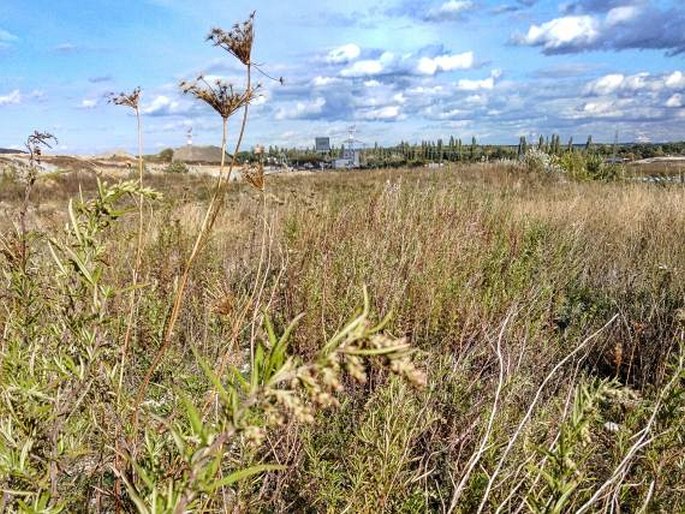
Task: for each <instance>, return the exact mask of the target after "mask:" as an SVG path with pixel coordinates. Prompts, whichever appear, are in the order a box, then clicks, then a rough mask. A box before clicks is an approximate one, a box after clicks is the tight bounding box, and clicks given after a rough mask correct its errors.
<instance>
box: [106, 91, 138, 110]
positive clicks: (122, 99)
mask: <svg viewBox="0 0 685 514" xmlns="http://www.w3.org/2000/svg"><path fill="white" fill-rule="evenodd" d="M107 99H108V100H107V101H108V102H109V103H113V104H114V105H123V106H124V107H130V108H131V109H133V110H134V111H136V110H138V106H139V105H140V86H138V87H137V88H135V89H134V90H133V91H131V92H130V93H123V92H122V93H119V94H117V93H110V94H109V95H107Z"/></svg>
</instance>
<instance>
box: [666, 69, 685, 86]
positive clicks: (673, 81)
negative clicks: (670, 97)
mask: <svg viewBox="0 0 685 514" xmlns="http://www.w3.org/2000/svg"><path fill="white" fill-rule="evenodd" d="M664 84H665V85H666V87H669V88H673V89H677V88H683V89H685V74H684V73H683V72H682V71H674V72H673V73H671V74H670V75H668V76H667V77H666V79H665V80H664Z"/></svg>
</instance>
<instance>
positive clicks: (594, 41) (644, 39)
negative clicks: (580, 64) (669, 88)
mask: <svg viewBox="0 0 685 514" xmlns="http://www.w3.org/2000/svg"><path fill="white" fill-rule="evenodd" d="M595 3H597V2H595ZM585 4H587V5H585ZM585 4H584V5H585V7H586V9H587V10H588V11H599V12H592V13H590V14H571V15H566V16H562V17H560V18H555V19H552V20H550V21H547V22H545V23H542V24H540V25H531V26H530V27H529V29H528V31H527V32H526V33H525V34H515V35H514V36H512V42H513V43H515V44H519V45H526V46H536V47H541V48H542V51H543V53H545V54H563V53H575V52H585V51H592V50H615V51H620V50H627V49H644V50H646V49H651V50H664V51H665V52H666V53H667V54H668V55H676V54H680V53H682V52H685V30H683V26H684V25H685V11H683V10H682V9H670V10H660V9H659V8H657V7H649V6H646V5H642V4H635V3H630V4H629V5H625V3H623V4H622V5H620V4H617V3H614V2H611V3H610V2H604V3H603V4H602V5H603V6H604V7H609V6H614V5H615V6H614V7H611V8H610V9H608V10H606V11H602V10H601V9H591V8H590V7H593V5H591V4H590V3H589V2H585ZM594 7H598V6H596V5H595V6H594Z"/></svg>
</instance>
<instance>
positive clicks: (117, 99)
mask: <svg viewBox="0 0 685 514" xmlns="http://www.w3.org/2000/svg"><path fill="white" fill-rule="evenodd" d="M140 96H141V89H140V87H136V88H135V89H134V90H133V91H132V92H130V93H119V94H114V93H111V94H110V95H109V102H110V103H113V104H114V105H119V106H123V107H128V108H130V109H132V110H133V112H134V114H135V116H136V130H137V135H138V185H139V186H140V187H141V188H142V187H143V171H144V164H143V128H142V121H141V117H140ZM143 207H144V204H143V196H142V195H140V196H138V241H137V247H136V260H135V263H134V266H133V280H132V287H131V299H130V303H129V313H128V320H127V323H126V333H125V335H124V344H123V346H122V348H121V363H120V367H119V393H118V395H117V403H118V402H119V400H120V396H121V388H122V386H123V382H124V370H125V369H126V355H127V352H128V348H129V346H130V341H131V333H132V332H133V325H134V320H135V310H136V297H137V290H138V281H139V278H140V268H141V266H142V260H143V232H144V229H143Z"/></svg>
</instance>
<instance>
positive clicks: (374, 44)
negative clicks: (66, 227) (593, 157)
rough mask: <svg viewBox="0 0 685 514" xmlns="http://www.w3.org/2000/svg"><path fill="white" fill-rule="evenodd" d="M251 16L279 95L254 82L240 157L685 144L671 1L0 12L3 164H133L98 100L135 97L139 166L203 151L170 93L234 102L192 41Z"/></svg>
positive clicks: (205, 2) (9, 3) (118, 3)
mask: <svg viewBox="0 0 685 514" xmlns="http://www.w3.org/2000/svg"><path fill="white" fill-rule="evenodd" d="M200 6H201V7H200ZM253 9H254V10H256V11H257V17H256V42H255V49H254V52H253V58H254V60H255V61H256V62H258V63H260V64H261V65H262V68H263V69H264V70H265V71H267V72H268V73H270V74H271V75H274V76H276V77H280V76H282V77H283V78H284V84H283V85H280V84H278V83H276V82H272V81H270V80H268V79H266V78H264V77H261V78H258V80H260V81H261V82H262V86H263V87H262V88H261V94H262V96H261V97H260V98H259V99H258V100H257V102H256V105H254V107H253V108H252V111H251V121H250V124H249V128H248V132H247V135H246V144H247V145H248V146H251V145H254V144H257V143H262V144H267V145H269V144H275V145H279V146H283V145H286V146H303V145H312V144H313V139H314V137H315V136H330V137H331V138H332V139H333V141H334V142H336V143H338V144H339V143H340V142H342V141H343V140H344V139H345V138H346V137H347V130H348V127H350V126H352V125H354V126H356V128H357V138H358V139H360V140H362V141H364V142H365V143H366V144H368V145H372V144H373V143H374V142H378V143H380V144H394V143H397V142H398V141H400V140H406V141H412V142H414V141H420V140H421V139H434V138H438V137H443V138H448V137H449V136H450V135H454V136H455V137H461V138H462V139H465V140H469V141H470V139H471V137H472V136H476V137H477V138H478V140H479V141H481V142H484V143H507V144H515V143H516V142H517V141H518V138H519V137H520V136H522V135H525V136H527V137H533V138H536V137H537V136H538V135H539V134H541V133H543V134H545V135H549V134H551V133H552V132H555V133H558V134H561V136H562V139H563V140H567V139H568V138H569V137H571V136H573V137H574V138H575V140H576V141H584V140H585V139H586V138H587V136H588V134H592V135H593V138H594V139H595V141H612V140H613V139H614V134H615V132H616V131H618V132H619V137H620V139H621V140H622V141H641V140H651V141H673V140H683V139H685V4H684V3H683V0H566V1H560V0H378V1H373V2H370V1H367V0H346V1H337V2H333V1H330V0H318V2H317V1H315V0H280V1H276V0H268V1H266V0H252V1H250V2H248V1H246V0H202V1H197V2H193V1H191V0H135V1H134V0H89V1H76V0H32V1H31V2H26V1H25V0H2V1H1V2H0V147H11V146H17V145H20V144H21V142H22V140H23V139H24V138H25V136H26V135H27V134H28V133H30V132H32V131H33V130H34V129H40V130H48V131H51V132H53V133H55V135H57V137H58V138H59V140H60V150H62V151H64V152H73V153H98V152H102V151H106V150H110V149H115V148H127V149H130V150H132V149H134V148H135V123H134V119H133V118H132V117H131V115H130V114H129V113H128V112H127V111H126V110H125V109H123V108H121V107H114V106H112V105H108V104H107V101H106V94H107V93H108V92H120V91H130V90H132V89H133V88H134V87H136V86H140V87H141V88H142V89H143V97H142V110H143V113H144V120H143V124H144V130H145V136H144V137H145V147H146V148H145V150H146V151H147V152H156V151H159V150H160V149H162V148H165V147H168V146H171V147H176V146H180V145H183V144H184V143H185V139H186V131H187V129H188V128H189V127H192V128H193V132H194V140H195V142H196V143H198V144H199V143H216V142H218V137H219V130H220V119H219V118H217V117H216V116H215V115H214V114H213V113H212V112H211V111H210V110H209V109H208V108H207V107H205V106H203V105H199V104H198V103H197V102H196V101H194V100H192V99H191V98H188V97H184V96H183V95H182V94H180V92H179V88H178V83H179V81H181V80H186V79H192V78H194V77H196V76H197V75H198V74H200V73H202V74H205V75H207V76H212V77H223V78H226V79H228V80H231V81H233V82H235V84H236V85H237V86H238V85H241V84H242V80H243V79H242V77H241V75H240V68H239V67H238V66H236V64H235V62H234V60H232V59H231V57H230V56H229V55H228V54H227V53H226V52H224V51H222V50H220V49H217V48H214V47H212V46H211V45H210V44H208V43H206V42H205V36H206V35H207V33H208V31H209V30H210V29H211V28H212V27H213V26H219V27H223V28H227V29H228V28H230V27H231V25H232V24H233V23H234V22H237V21H240V20H243V19H245V18H246V17H247V16H248V15H249V13H250V12H251V11H252V10H253ZM235 124H236V122H234V123H233V128H235ZM229 129H230V128H229Z"/></svg>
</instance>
